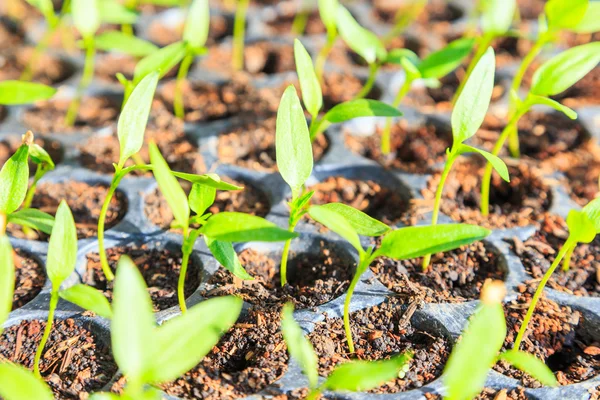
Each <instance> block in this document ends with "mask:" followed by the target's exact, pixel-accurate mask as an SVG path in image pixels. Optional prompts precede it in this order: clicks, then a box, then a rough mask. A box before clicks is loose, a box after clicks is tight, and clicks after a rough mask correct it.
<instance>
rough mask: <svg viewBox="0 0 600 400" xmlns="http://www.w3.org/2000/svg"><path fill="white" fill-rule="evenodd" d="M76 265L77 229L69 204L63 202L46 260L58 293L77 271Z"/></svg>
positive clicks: (48, 271) (57, 215) (47, 268)
mask: <svg viewBox="0 0 600 400" xmlns="http://www.w3.org/2000/svg"><path fill="white" fill-rule="evenodd" d="M76 263H77V228H75V220H74V219H73V214H72V213H71V209H70V208H69V206H68V205H67V202H66V201H65V200H62V201H61V202H60V204H59V205H58V209H57V210H56V217H54V227H53V228H52V234H51V235H50V242H49V244H48V259H47V260H46V273H47V274H48V278H50V281H51V282H52V288H53V289H54V290H55V291H58V290H59V288H60V285H61V284H62V283H63V281H64V280H65V279H67V278H68V277H69V276H70V275H71V274H72V273H73V271H75V264H76Z"/></svg>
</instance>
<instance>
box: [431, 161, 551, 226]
mask: <svg viewBox="0 0 600 400" xmlns="http://www.w3.org/2000/svg"><path fill="white" fill-rule="evenodd" d="M483 168H484V163H483V162H482V160H479V159H475V158H473V157H468V158H465V159H463V160H459V161H457V162H456V163H455V164H454V166H453V167H452V171H451V172H450V174H449V176H448V179H447V180H446V185H445V187H444V195H443V196H442V202H441V207H440V210H441V212H442V213H443V214H445V215H447V216H449V217H450V218H452V219H453V220H455V221H458V222H465V223H470V224H475V225H481V226H484V227H486V228H511V227H516V226H526V225H531V224H535V223H538V222H539V221H540V220H541V219H542V218H543V214H544V212H545V211H547V210H548V209H549V208H550V204H551V200H552V195H551V193H550V189H549V187H548V186H547V185H546V184H545V183H544V182H543V180H542V178H541V176H540V173H539V171H537V170H536V169H535V168H533V167H532V166H529V165H527V163H525V162H524V161H520V163H519V164H518V165H516V166H513V165H509V167H508V172H509V174H510V183H509V182H505V181H504V180H503V179H502V178H501V177H500V176H499V175H498V174H497V173H494V174H493V175H492V182H491V187H490V214H489V216H487V217H484V216H483V215H481V212H480V201H481V179H482V176H483ZM440 175H441V174H439V173H438V174H436V175H434V176H433V178H432V179H430V181H429V182H428V185H427V188H425V189H424V190H423V196H424V197H425V199H426V202H425V203H427V205H428V206H429V207H433V199H434V197H435V191H436V190H437V187H438V184H439V179H440Z"/></svg>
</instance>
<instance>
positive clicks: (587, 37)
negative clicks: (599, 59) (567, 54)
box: [559, 31, 600, 47]
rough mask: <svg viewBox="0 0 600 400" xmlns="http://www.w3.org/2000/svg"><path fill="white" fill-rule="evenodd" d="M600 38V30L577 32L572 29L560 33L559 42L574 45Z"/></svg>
mask: <svg viewBox="0 0 600 400" xmlns="http://www.w3.org/2000/svg"><path fill="white" fill-rule="evenodd" d="M598 40H600V32H594V33H575V32H570V31H561V32H560V33H559V44H561V45H564V46H567V47H574V46H579V45H581V44H587V43H591V42H597V41H598Z"/></svg>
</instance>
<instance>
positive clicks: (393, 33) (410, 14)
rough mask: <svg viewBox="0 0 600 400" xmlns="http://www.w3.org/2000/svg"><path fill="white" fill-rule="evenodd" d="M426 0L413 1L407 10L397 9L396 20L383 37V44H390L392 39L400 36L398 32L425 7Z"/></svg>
mask: <svg viewBox="0 0 600 400" xmlns="http://www.w3.org/2000/svg"><path fill="white" fill-rule="evenodd" d="M426 4H427V0H418V1H415V2H413V5H412V7H410V8H409V10H402V9H401V10H398V14H397V16H396V22H395V23H394V26H393V27H392V29H391V30H390V31H389V32H388V33H387V34H386V35H385V36H384V37H383V43H384V44H390V42H391V41H392V40H394V39H395V38H397V37H398V36H400V34H401V33H402V32H403V31H404V30H405V29H406V28H407V27H408V26H409V25H410V23H411V22H412V20H414V19H415V18H416V17H417V16H418V15H419V14H420V13H421V11H423V9H424V8H425V5H426Z"/></svg>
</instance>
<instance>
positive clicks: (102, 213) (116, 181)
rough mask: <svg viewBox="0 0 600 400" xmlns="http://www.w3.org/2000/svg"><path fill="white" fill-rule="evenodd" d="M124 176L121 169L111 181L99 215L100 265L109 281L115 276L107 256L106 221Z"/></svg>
mask: <svg viewBox="0 0 600 400" xmlns="http://www.w3.org/2000/svg"><path fill="white" fill-rule="evenodd" d="M123 176H125V174H121V173H120V171H119V172H115V176H114V177H113V180H112V182H111V183H110V188H108V193H106V197H105V198H104V204H102V209H101V210H100V216H99V217H98V252H99V253H100V265H101V266H102V271H103V272H104V276H105V277H106V280H107V281H112V280H113V279H115V276H114V274H113V272H112V270H111V269H110V266H109V265H108V258H107V257H106V248H105V247H104V223H105V221H106V214H107V213H108V207H109V206H110V201H111V200H112V198H113V196H114V194H115V191H116V190H117V187H118V186H119V182H120V181H121V179H122V178H123Z"/></svg>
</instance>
